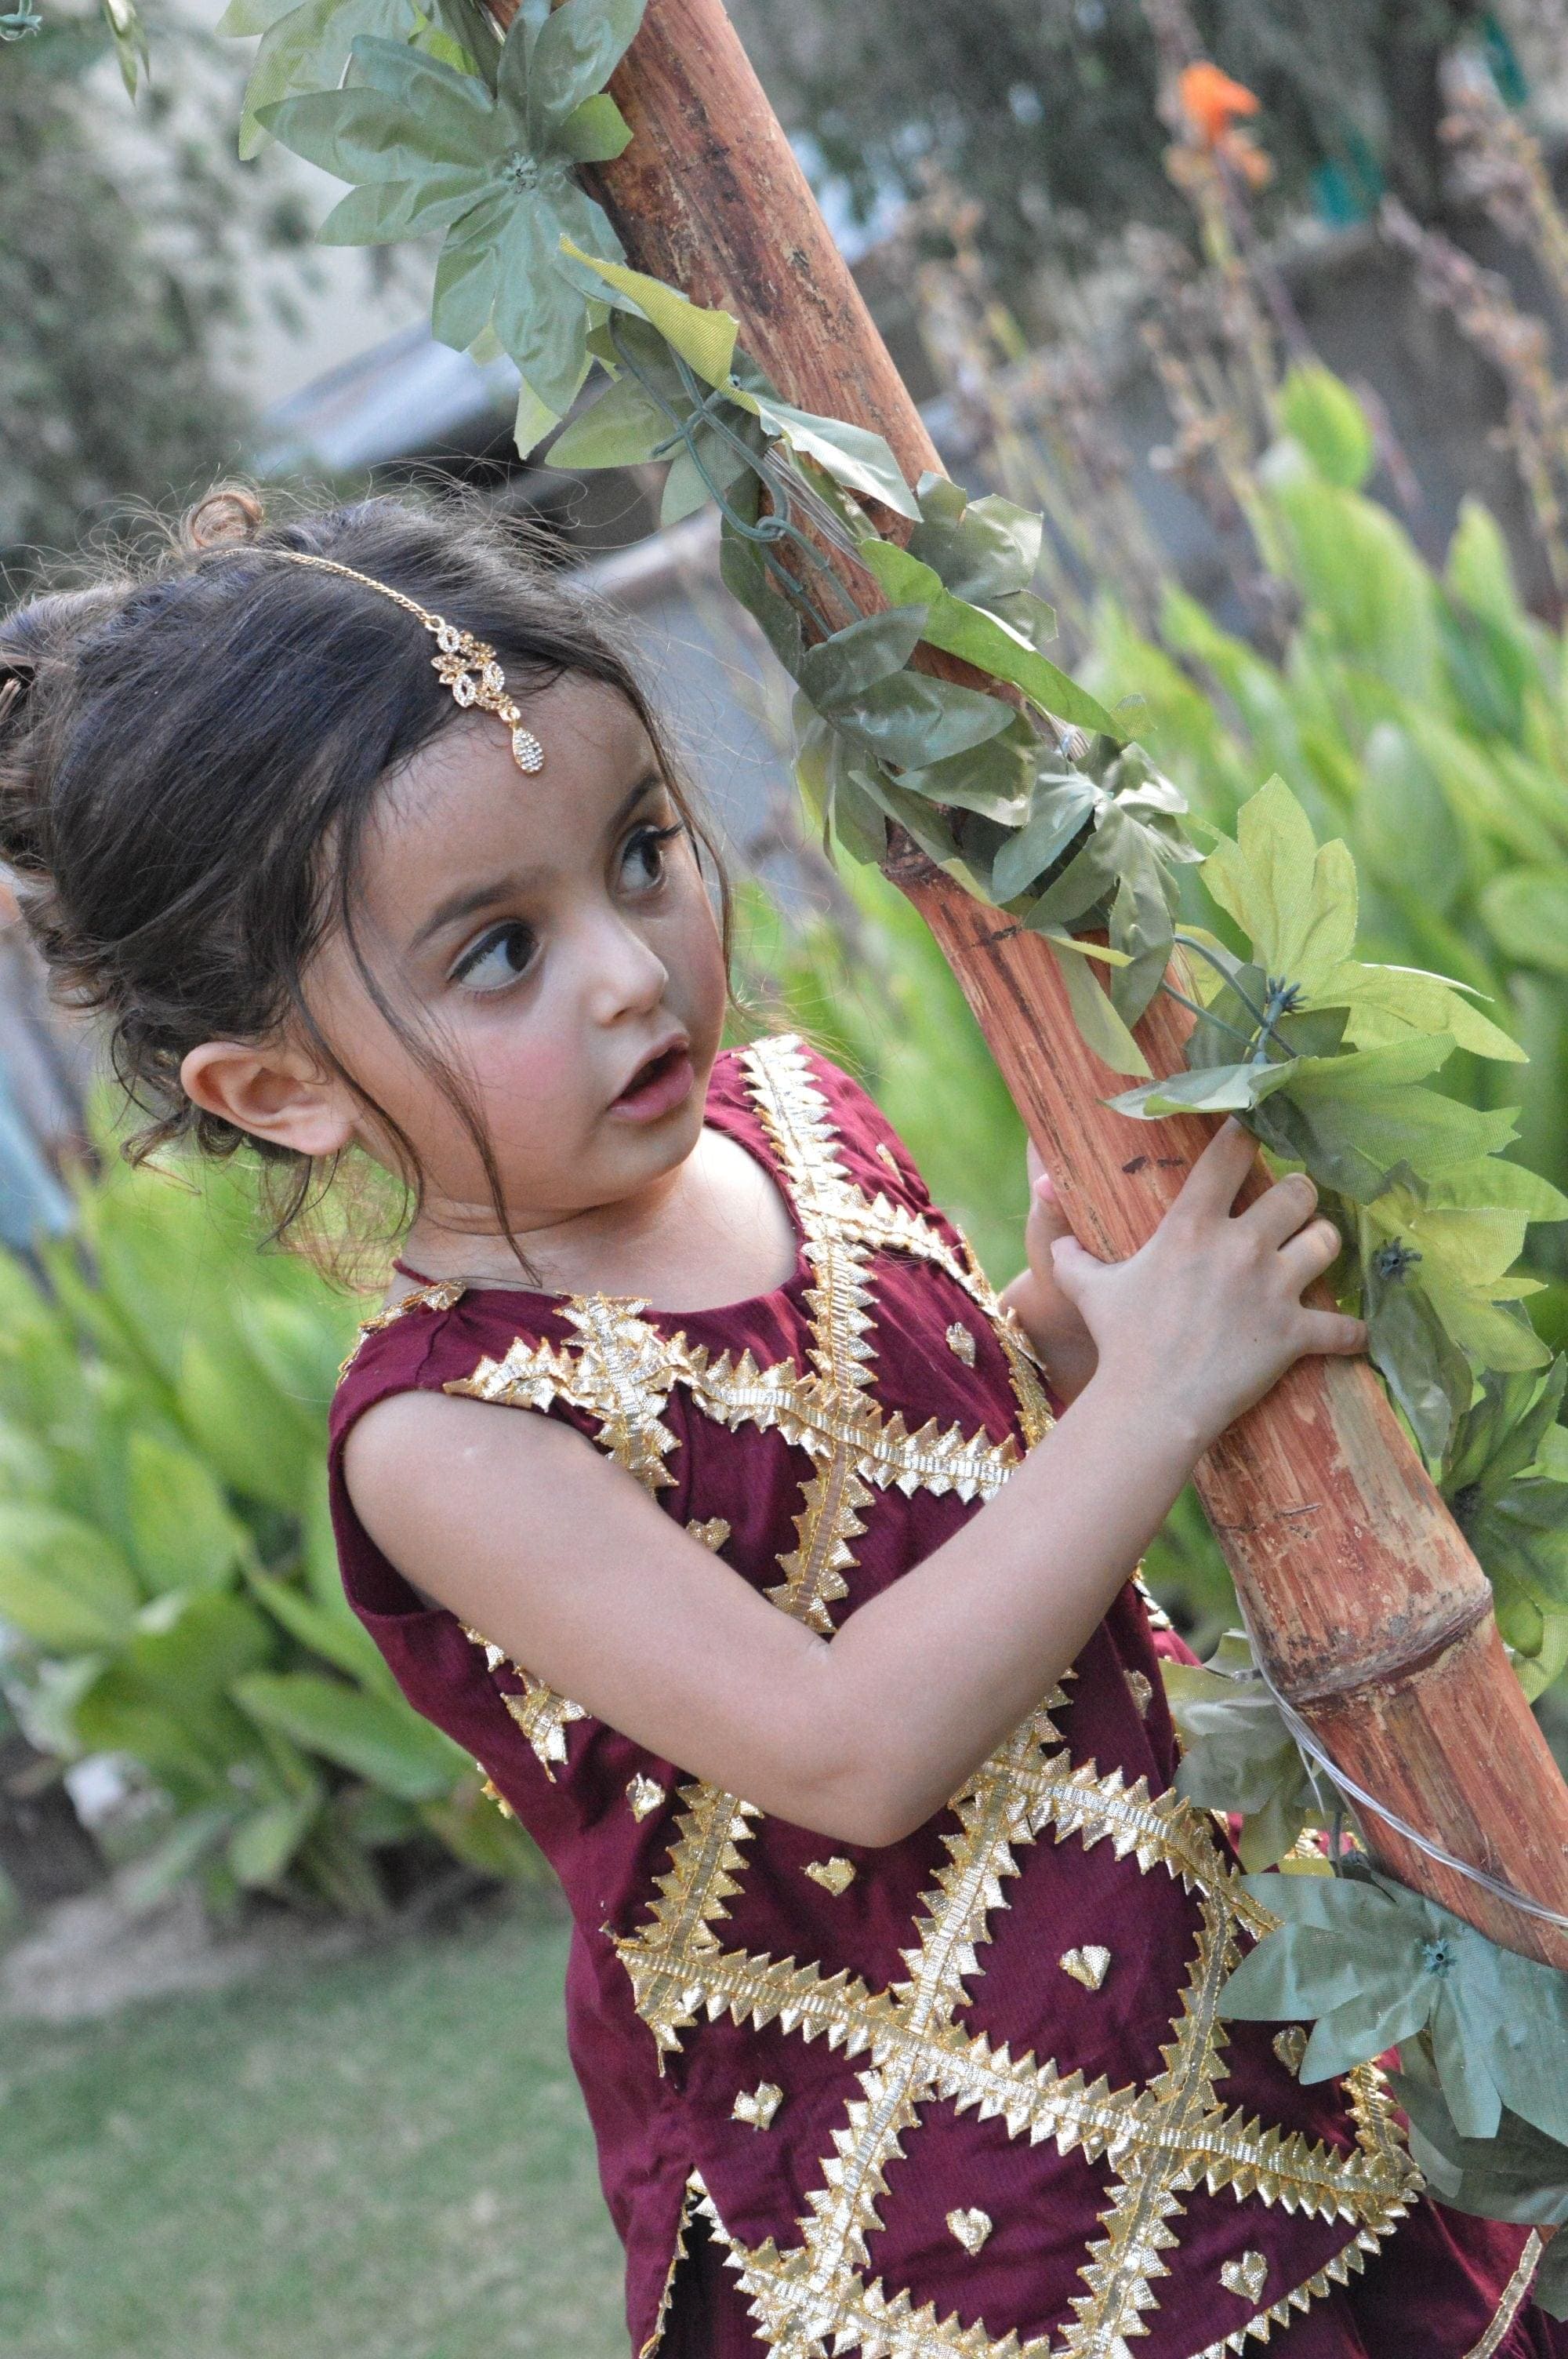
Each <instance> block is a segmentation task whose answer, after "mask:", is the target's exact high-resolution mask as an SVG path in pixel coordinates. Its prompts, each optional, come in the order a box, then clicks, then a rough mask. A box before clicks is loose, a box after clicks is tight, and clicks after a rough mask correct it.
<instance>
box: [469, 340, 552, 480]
mask: <svg viewBox="0 0 1568 2359" xmlns="http://www.w3.org/2000/svg"><path fill="white" fill-rule="evenodd" d="M481 341H482V339H481ZM496 349H497V352H499V351H500V343H499V340H498V341H497V345H496ZM560 422H561V414H560V412H559V410H557V409H552V408H550V405H549V403H548V402H547V401H541V400H540V398H539V397H538V395H537V394H536V393H535V390H534V388H533V386H531V385H530V384H529V383H528V380H527V378H526V377H524V379H523V381H522V383H521V384H520V385H519V386H518V388H517V411H516V415H515V417H514V419H513V422H512V439H513V440H514V442H515V444H516V445H517V453H518V456H519V458H523V459H526V458H528V457H529V456H530V455H531V453H532V452H533V451H535V450H536V449H537V448H538V446H539V444H540V443H541V442H542V441H543V440H545V437H546V435H547V434H549V433H550V432H551V431H552V430H553V429H555V428H556V427H557V426H558V425H559V424H560Z"/></svg>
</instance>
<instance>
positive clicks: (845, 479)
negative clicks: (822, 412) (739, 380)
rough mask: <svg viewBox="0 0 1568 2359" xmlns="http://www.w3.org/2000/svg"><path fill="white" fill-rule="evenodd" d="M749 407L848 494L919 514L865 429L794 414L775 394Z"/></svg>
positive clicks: (895, 468) (749, 401)
mask: <svg viewBox="0 0 1568 2359" xmlns="http://www.w3.org/2000/svg"><path fill="white" fill-rule="evenodd" d="M744 406H745V407H746V408H754V409H755V412H756V415H757V416H758V417H759V418H760V419H762V424H763V425H764V426H765V427H766V428H767V429H769V431H770V432H771V433H773V434H777V435H780V436H782V438H783V440H784V441H785V442H787V443H788V445H789V447H790V449H791V450H792V451H796V452H798V453H799V455H800V456H801V457H802V458H804V459H811V460H813V461H815V462H816V465H817V466H819V467H820V468H821V470H822V472H823V473H824V474H825V475H830V476H831V477H832V479H833V481H834V482H835V483H836V484H843V486H844V488H845V490H846V491H850V492H859V493H862V494H863V495H865V496H866V497H867V498H868V499H873V500H879V501H880V502H881V505H882V506H883V507H885V508H892V511H893V513H894V514H895V515H897V516H918V515H919V514H920V510H919V508H918V507H917V506H915V501H914V493H913V492H912V491H911V490H910V488H909V485H908V484H906V483H905V482H904V479H903V473H902V471H901V469H900V467H899V463H898V461H897V460H896V459H895V458H894V457H893V455H892V451H891V450H890V449H889V448H888V445H887V443H886V442H885V441H884V440H883V439H882V437H881V435H880V434H873V433H871V431H870V429H868V428H866V427H863V426H847V425H845V423H844V422H843V420H842V419H838V418H816V417H814V416H813V415H812V413H811V411H810V410H808V409H793V408H791V407H790V405H789V403H788V402H787V401H779V400H776V399H775V398H774V397H773V395H772V394H771V393H770V394H762V393H756V394H748V395H747V396H746V398H745V404H744ZM873 545H876V544H873Z"/></svg>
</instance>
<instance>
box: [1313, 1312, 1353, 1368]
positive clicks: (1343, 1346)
mask: <svg viewBox="0 0 1568 2359" xmlns="http://www.w3.org/2000/svg"><path fill="white" fill-rule="evenodd" d="M1302 1317H1303V1322H1304V1336H1303V1343H1302V1356H1303V1358H1304V1357H1305V1355H1306V1354H1307V1353H1316V1354H1318V1355H1319V1356H1321V1357H1325V1358H1330V1359H1342V1360H1343V1359H1348V1358H1350V1357H1351V1356H1352V1355H1353V1354H1355V1353H1358V1352H1364V1351H1365V1350H1366V1348H1367V1322H1366V1321H1365V1320H1364V1319H1347V1318H1346V1316H1345V1313H1344V1312H1343V1311H1340V1310H1306V1311H1303V1314H1302Z"/></svg>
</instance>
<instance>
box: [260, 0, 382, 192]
mask: <svg viewBox="0 0 1568 2359" xmlns="http://www.w3.org/2000/svg"><path fill="white" fill-rule="evenodd" d="M240 15H243V16H247V17H248V18H250V19H251V21H249V22H247V23H245V24H244V25H243V26H242V25H240V24H237V23H232V22H231V19H232V18H233V17H235V16H240ZM258 17H260V18H265V22H258V21H256V19H257V18H258ZM418 22H419V12H418V9H417V8H416V5H414V0H354V5H352V6H351V7H346V6H344V5H343V0H304V5H302V6H294V7H288V8H276V7H272V6H270V5H266V0H260V5H258V0H236V5H235V6H234V7H232V8H231V9H230V10H229V11H228V13H227V15H226V16H224V18H223V20H222V23H221V24H220V26H219V27H218V29H219V31H220V32H234V33H240V32H244V33H252V32H259V33H260V34H261V35H262V43H261V47H260V48H259V49H257V51H256V54H255V57H254V60H253V61H252V65H251V71H250V78H249V80H248V81H247V82H246V84H245V94H244V99H243V104H242V107H241V114H240V154H241V155H242V156H243V157H247V158H248V157H252V156H254V155H256V154H257V153H259V151H260V150H261V149H262V148H263V147H265V145H266V143H267V140H268V138H269V137H270V136H273V134H272V132H271V131H270V129H269V127H268V125H266V124H265V123H264V121H263V120H262V115H261V110H262V109H263V108H264V107H267V106H275V105H276V104H278V103H280V102H281V101H283V100H284V99H287V98H297V97H302V96H304V95H305V94H306V93H307V92H322V93H323V94H326V93H335V92H336V91H337V87H338V84H339V83H340V82H341V80H342V78H343V71H344V68H345V67H346V66H347V64H348V62H349V53H350V49H351V46H352V44H353V41H354V39H355V37H356V36H357V35H359V34H362V33H373V34H374V33H381V34H384V35H385V36H386V37H387V38H389V39H390V40H394V41H406V39H407V38H408V36H409V35H410V33H412V32H413V30H414V29H415V27H416V25H417V24H418ZM286 144H287V143H286Z"/></svg>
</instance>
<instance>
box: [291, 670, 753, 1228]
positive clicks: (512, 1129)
mask: <svg viewBox="0 0 1568 2359" xmlns="http://www.w3.org/2000/svg"><path fill="white" fill-rule="evenodd" d="M528 725H529V727H530V728H532V729H533V730H535V732H536V734H537V735H538V736H539V738H540V740H541V742H542V743H543V745H544V747H545V766H544V769H543V770H542V772H540V773H539V774H538V775H537V776H536V777H524V775H523V774H522V773H521V772H520V771H519V770H518V768H517V767H516V765H515V764H514V761H513V759H512V754H511V750H510V746H509V745H508V742H507V737H506V734H505V731H504V730H503V728H502V727H501V726H500V725H499V724H498V723H495V722H493V721H491V720H488V719H484V718H481V717H478V716H476V717H475V718H474V719H472V720H470V721H465V722H463V723H458V724H456V725H454V726H452V727H450V728H449V729H448V730H446V731H445V732H444V733H443V734H442V735H441V736H440V737H438V739H436V740H435V741H434V742H433V743H432V744H431V745H428V746H427V747H426V748H425V749H424V750H423V751H422V752H421V753H420V754H419V755H417V756H416V757H415V758H414V759H413V760H412V761H411V762H410V763H409V764H408V765H407V766H406V768H405V769H404V770H403V771H402V772H401V773H400V774H399V775H398V776H397V777H396V778H395V779H394V780H393V781H391V782H390V783H389V785H388V788H387V790H386V792H385V794H384V797H383V799H382V802H381V805H380V808H379V810H377V811H376V812H375V813H374V814H373V818H372V821H371V823H370V825H369V827H368V828H367V831H366V834H365V839H364V844H363V854H362V883H361V895H360V898H359V903H358V907H357V909H356V913H355V919H354V930H355V935H356V939H357V941H358V945H359V949H360V951H361V954H362V957H363V959H364V962H365V963H366V965H367V966H368V967H369V969H370V972H371V973H372V975H373V977H374V980H375V984H376V986H377V988H378V989H379V990H380V991H381V992H382V993H384V995H385V998H386V1000H387V1002H388V1004H389V1006H390V1007H391V1008H392V1009H393V1010H394V1011H395V1015H396V1017H397V1019H398V1023H399V1024H400V1025H403V1026H405V1027H407V1029H408V1030H409V1031H411V1032H412V1033H413V1034H415V1035H416V1037H417V1038H420V1039H421V1040H422V1041H426V1042H427V1043H428V1045H429V1047H430V1049H431V1050H432V1051H433V1053H434V1055H435V1057H436V1058H437V1059H438V1060H440V1062H441V1063H442V1064H443V1065H445V1066H446V1067H447V1068H448V1069H449V1070H450V1071H453V1072H454V1073H455V1075H456V1076H457V1078H458V1080H459V1082H460V1085H461V1086H462V1088H463V1089H464V1091H465V1092H466V1093H468V1095H469V1098H470V1103H471V1104H472V1105H473V1107H474V1109H475V1111H476V1112H477V1113H478V1114H479V1115H480V1117H481V1121H482V1123H483V1125H484V1127H485V1129H486V1131H487V1132H488V1134H489V1137H490V1141H491V1145H492V1149H493V1152H494V1157H495V1162H496V1167H497V1169H498V1171H499V1173H500V1177H501V1182H502V1188H503V1195H504V1198H505V1201H506V1206H507V1212H508V1215H509V1219H510V1223H511V1225H512V1228H513V1230H514V1233H515V1234H518V1235H520V1236H521V1235H523V1234H525V1233H526V1232H528V1231H530V1230H541V1229H549V1228H552V1227H555V1226H556V1225H557V1224H558V1223H568V1222H570V1221H572V1220H573V1219H574V1218H575V1217H576V1216H578V1215H580V1214H582V1213H584V1212H591V1211H592V1210H594V1209H595V1208H597V1207H600V1206H606V1205H610V1204H612V1203H613V1204H624V1203H625V1201H626V1200H627V1199H629V1198H633V1197H636V1196H638V1195H639V1194H640V1193H643V1191H646V1190H654V1192H657V1189H658V1183H659V1182H660V1181H661V1180H663V1179H665V1176H666V1175H667V1174H669V1173H671V1172H672V1171H674V1170H675V1169H676V1168H678V1166H679V1165H680V1164H682V1163H683V1162H684V1161H685V1159H686V1158H687V1156H688V1155H689V1154H690V1152H691V1150H692V1148H693V1147H694V1146H695V1145H696V1144H697V1136H698V1134H699V1133H700V1131H701V1128H702V1119H703V1103H704V1093H705V1089H706V1085H707V1082H708V1071H709V1069H710V1067H711V1066H712V1063H713V1060H714V1058H715V1056H716V1055H717V1053H718V1050H719V1035H720V1031H721V1028H722V1026H723V1020H724V1008H725V991H726V978H725V972H724V960H723V952H722V948H721V945H720V941H719V929H718V926H717V924H716V922H715V919H714V915H713V910H712V908H711V906H710V904H709V901H708V893H707V889H706V887H705V886H704V885H703V882H702V879H701V876H700V875H699V873H698V870H697V858H696V853H695V851H694V849H693V846H692V843H691V840H690V838H689V837H688V836H687V833H686V832H685V829H684V828H683V826H682V824H681V821H680V816H679V813H678V811H677V810H676V807H675V805H674V803H673V802H672V800H671V799H670V794H669V790H668V788H667V787H666V785H665V781H664V779H663V777H662V776H661V775H660V772H659V769H658V766H657V763H656V760H655V757H654V751H653V748H652V746H651V745H650V744H649V741H648V738H647V735H646V734H645V732H644V731H643V727H642V724H641V723H640V722H639V721H638V719H637V717H636V715H635V713H634V712H633V711H632V709H631V707H630V706H629V705H628V704H626V703H625V701H623V699H622V698H621V697H620V696H618V695H617V694H616V693H615V692H614V690H611V689H608V688H605V687H603V686H601V685H600V683H599V682H597V681H594V680H589V679H584V678H582V677H580V676H579V675H575V674H569V673H568V674H567V675H565V676H563V677H562V678H561V679H559V680H557V682H556V683H555V684H554V685H553V686H552V687H550V688H548V689H546V690H543V691H541V692H540V693H539V694H537V695H535V696H533V697H530V699H529V702H528ZM308 999H309V1003H310V1006H311V1009H312V1012H313V1014H314V1016H316V1019H317V1021H318V1022H319V1024H320V1026H321V1029H322V1031H323V1033H324V1034H325V1036H326V1038H328V1039H329V1040H330V1042H331V1044H332V1046H333V1048H334V1049H335V1051H336V1052H337V1053H338V1054H339V1055H340V1056H341V1059H342V1060H343V1063H344V1064H345V1066H346V1067H347V1068H348V1069H349V1071H351V1072H352V1074H353V1075H354V1077H355V1080H356V1081H357V1082H359V1083H360V1084H361V1086H362V1088H363V1089H364V1090H365V1091H366V1092H367V1093H369V1094H370V1095H371V1096H372V1097H373V1098H374V1099H375V1101H376V1102H377V1103H379V1104H380V1105H381V1106H382V1107H384V1109H385V1111H386V1112H387V1114H390V1115H391V1116H392V1117H393V1119H394V1120H395V1122H396V1123H397V1125H399V1127H400V1128H401V1129H402V1130H403V1132H404V1133H405V1134H406V1136H407V1137H408V1139H409V1140H410V1141H411V1142H412V1144H413V1147H414V1148H415V1151H416V1155H417V1157H418V1158H419V1164H420V1168H421V1169H422V1171H423V1174H424V1180H425V1195H424V1204H423V1209H422V1212H421V1215H420V1223H419V1226H420V1229H421V1231H427V1230H428V1229H429V1228H430V1227H432V1226H436V1227H439V1228H442V1229H447V1230H451V1231H454V1232H457V1233H460V1234H468V1235H475V1234H491V1235H493V1234H495V1229H496V1221H495V1212H494V1208H493V1205H492V1200H491V1194H490V1189H489V1184H488V1182H487V1180H486V1178H485V1173H484V1169H483V1165H482V1162H481V1158H480V1155H479V1153H478V1151H477V1149H476V1148H475V1147H474V1145H473V1143H472V1141H471V1140H470V1138H469V1136H468V1135H467V1133H466V1131H465V1129H464V1127H463V1125H462V1124H461V1123H460V1121H459V1119H458V1118H457V1116H456V1114H454V1112H453V1109H452V1106H451V1103H450V1102H449V1099H448V1098H447V1096H446V1095H445V1094H444V1093H443V1091H442V1090H441V1087H440V1085H439V1083H438V1082H437V1081H436V1080H435V1079H434V1078H433V1077H432V1076H431V1075H430V1074H429V1073H427V1071H424V1070H423V1068H422V1067H421V1065H420V1063H419V1061H418V1059H417V1058H416V1056H414V1055H413V1054H411V1052H410V1050H409V1049H408V1048H407V1046H406V1043H405V1042H404V1041H403V1040H402V1039H400V1038H399V1037H398V1032H397V1028H396V1026H395V1025H393V1024H391V1023H389V1022H388V1020H387V1018H386V1016H384V1014H383V1013H382V1011H381V1009H380V1008H379V1007H378V1006H376V1004H375V997H374V995H373V993H372V992H371V991H370V990H368V989H367V988H366V984H365V981H364V978H363V976H362V973H361V972H360V970H359V966H358V963H357V962H356V960H355V957H354V952H353V948H352V946H351V944H350V943H349V942H347V941H346V940H342V939H341V937H337V938H334V939H332V940H330V941H329V942H328V943H327V944H326V945H325V946H324V947H323V949H322V951H320V953H319V956H318V958H317V960H316V961H315V962H314V964H313V967H312V971H311V973H310V975H309V976H308ZM357 1126H358V1129H359V1133H360V1136H361V1137H362V1141H363V1143H364V1144H365V1145H366V1146H367V1147H369V1148H370V1150H371V1151H372V1153H383V1154H384V1143H383V1142H381V1141H379V1140H378V1136H377V1135H376V1133H375V1131H374V1130H373V1127H372V1125H371V1120H370V1118H369V1117H367V1116H364V1115H363V1114H361V1115H360V1116H359V1117H358V1123H357Z"/></svg>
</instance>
